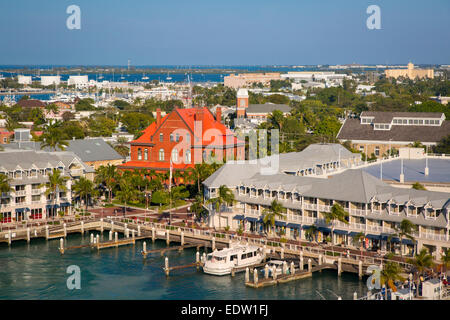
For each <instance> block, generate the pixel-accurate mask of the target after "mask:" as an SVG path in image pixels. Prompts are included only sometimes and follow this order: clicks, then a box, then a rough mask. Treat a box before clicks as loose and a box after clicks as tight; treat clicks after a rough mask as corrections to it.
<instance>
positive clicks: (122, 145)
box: [113, 137, 130, 157]
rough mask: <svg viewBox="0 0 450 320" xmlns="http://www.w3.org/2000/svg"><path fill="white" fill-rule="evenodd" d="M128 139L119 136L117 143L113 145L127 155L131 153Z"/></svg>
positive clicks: (121, 153) (122, 154) (119, 151)
mask: <svg viewBox="0 0 450 320" xmlns="http://www.w3.org/2000/svg"><path fill="white" fill-rule="evenodd" d="M127 143H128V140H127V138H125V137H118V138H117V141H116V144H115V145H114V146H113V148H114V150H116V151H117V153H118V154H120V155H121V156H124V157H127V156H128V155H129V154H130V148H129V147H128V146H127Z"/></svg>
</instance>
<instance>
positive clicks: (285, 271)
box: [283, 261, 287, 274]
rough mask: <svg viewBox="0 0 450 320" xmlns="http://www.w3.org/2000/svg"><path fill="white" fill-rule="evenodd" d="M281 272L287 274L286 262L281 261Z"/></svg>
mask: <svg viewBox="0 0 450 320" xmlns="http://www.w3.org/2000/svg"><path fill="white" fill-rule="evenodd" d="M283 274H287V263H286V261H283Z"/></svg>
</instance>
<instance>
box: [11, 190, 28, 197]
mask: <svg viewBox="0 0 450 320" xmlns="http://www.w3.org/2000/svg"><path fill="white" fill-rule="evenodd" d="M14 194H15V196H16V197H22V196H26V195H27V191H26V190H19V191H16V192H14Z"/></svg>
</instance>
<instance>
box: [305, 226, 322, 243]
mask: <svg viewBox="0 0 450 320" xmlns="http://www.w3.org/2000/svg"><path fill="white" fill-rule="evenodd" d="M318 233H319V229H318V228H317V226H315V225H312V226H310V227H309V228H308V229H306V230H305V238H307V239H309V240H310V241H311V239H312V240H314V241H317V234H318Z"/></svg>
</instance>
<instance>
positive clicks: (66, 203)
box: [60, 202, 71, 207]
mask: <svg viewBox="0 0 450 320" xmlns="http://www.w3.org/2000/svg"><path fill="white" fill-rule="evenodd" d="M60 205H61V207H70V205H71V204H70V202H63V203H61V204H60Z"/></svg>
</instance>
